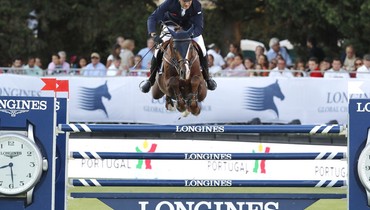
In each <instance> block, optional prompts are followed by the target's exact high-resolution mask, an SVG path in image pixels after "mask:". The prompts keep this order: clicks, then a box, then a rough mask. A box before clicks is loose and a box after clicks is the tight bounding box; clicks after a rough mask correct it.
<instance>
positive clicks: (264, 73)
mask: <svg viewBox="0 0 370 210" xmlns="http://www.w3.org/2000/svg"><path fill="white" fill-rule="evenodd" d="M274 62H275V66H274V67H273V68H275V67H276V60H274ZM257 63H258V64H259V65H261V67H262V70H264V71H261V72H259V75H260V76H262V77H267V76H268V75H269V72H268V71H267V70H269V69H273V68H269V61H268V59H267V56H266V55H265V54H261V55H259V56H258V60H257Z"/></svg>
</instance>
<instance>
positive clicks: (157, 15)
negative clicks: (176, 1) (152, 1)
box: [147, 0, 171, 35]
mask: <svg viewBox="0 0 370 210" xmlns="http://www.w3.org/2000/svg"><path fill="white" fill-rule="evenodd" d="M170 3H171V1H169V0H166V1H164V2H163V3H162V4H161V5H159V6H158V7H157V9H156V10H154V12H153V13H152V14H151V15H150V16H149V17H148V21H147V26H148V34H149V35H152V33H155V32H156V25H157V23H158V22H159V21H162V20H163V19H164V15H165V13H166V12H167V11H168V10H169V6H170Z"/></svg>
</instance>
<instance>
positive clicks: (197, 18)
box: [191, 1, 203, 37]
mask: <svg viewBox="0 0 370 210" xmlns="http://www.w3.org/2000/svg"><path fill="white" fill-rule="evenodd" d="M193 4H194V7H195V14H193V16H192V17H191V22H192V23H193V24H194V31H193V36H194V37H197V36H200V35H202V33H203V11H202V6H201V4H200V3H199V2H198V1H194V2H193Z"/></svg>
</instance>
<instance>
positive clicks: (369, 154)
mask: <svg viewBox="0 0 370 210" xmlns="http://www.w3.org/2000/svg"><path fill="white" fill-rule="evenodd" d="M357 171H358V175H359V177H360V180H361V182H362V185H364V187H365V188H366V189H367V190H369V191H370V145H367V146H366V147H365V148H364V150H362V152H361V155H360V157H359V159H358V165H357Z"/></svg>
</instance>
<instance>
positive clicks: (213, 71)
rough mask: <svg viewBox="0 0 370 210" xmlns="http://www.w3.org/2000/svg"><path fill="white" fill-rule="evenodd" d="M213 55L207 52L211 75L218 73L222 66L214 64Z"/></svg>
mask: <svg viewBox="0 0 370 210" xmlns="http://www.w3.org/2000/svg"><path fill="white" fill-rule="evenodd" d="M214 61H215V59H214V57H213V55H212V54H208V68H209V73H210V74H211V76H216V75H219V74H220V73H221V71H222V68H221V66H216V65H215V64H214Z"/></svg>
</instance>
